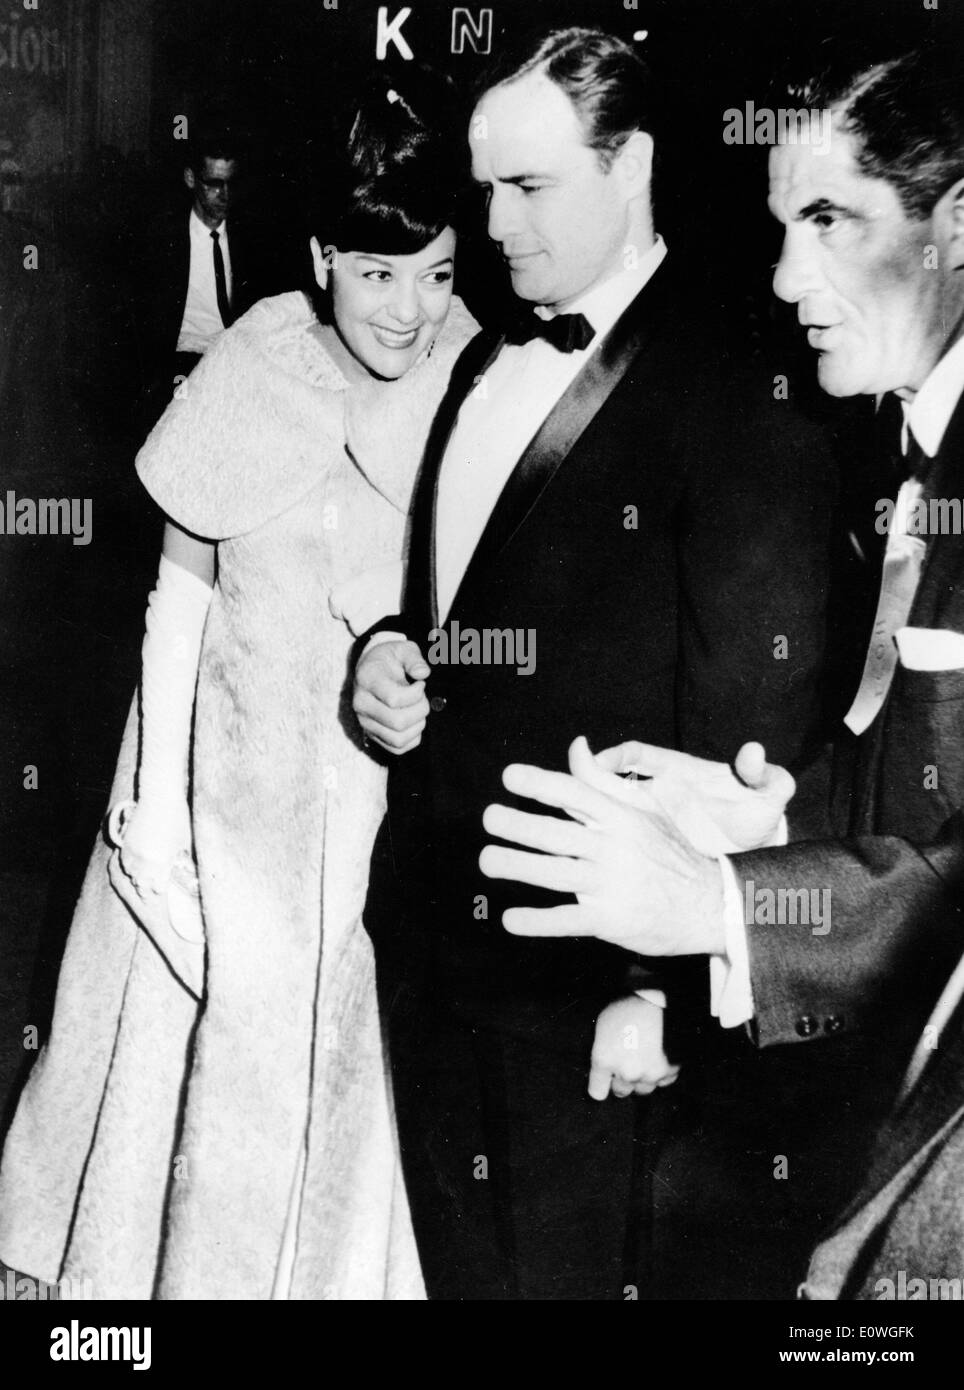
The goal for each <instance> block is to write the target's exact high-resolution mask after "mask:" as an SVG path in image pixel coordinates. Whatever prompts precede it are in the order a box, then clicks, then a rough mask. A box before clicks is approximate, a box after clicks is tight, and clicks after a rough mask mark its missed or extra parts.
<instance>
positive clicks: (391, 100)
mask: <svg viewBox="0 0 964 1390" xmlns="http://www.w3.org/2000/svg"><path fill="white" fill-rule="evenodd" d="M387 95H388V104H389V106H394V105H395V103H396V101H401V97H400V96H399V95H398V93H397V92H396V90H395V88H394V87H389V89H388V93H387Z"/></svg>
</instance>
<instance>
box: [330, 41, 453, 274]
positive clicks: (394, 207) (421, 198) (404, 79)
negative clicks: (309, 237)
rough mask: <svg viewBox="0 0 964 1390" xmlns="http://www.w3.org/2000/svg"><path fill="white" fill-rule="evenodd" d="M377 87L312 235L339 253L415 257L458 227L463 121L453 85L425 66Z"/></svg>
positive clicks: (341, 155) (345, 148)
mask: <svg viewBox="0 0 964 1390" xmlns="http://www.w3.org/2000/svg"><path fill="white" fill-rule="evenodd" d="M372 81H373V85H372V88H371V90H370V91H369V92H367V93H366V96H365V98H364V100H363V101H362V102H361V103H360V104H356V105H355V107H354V110H353V113H352V117H351V125H350V129H349V130H348V131H347V133H346V134H345V136H344V137H343V140H342V142H341V143H340V145H339V148H338V151H337V152H336V156H335V158H334V160H333V161H332V162H331V163H330V165H329V167H328V169H327V170H326V173H325V177H324V179H323V182H322V189H321V196H319V197H318V198H317V199H316V209H317V211H316V215H315V216H314V218H313V223H314V225H313V226H312V232H313V234H314V235H315V236H317V237H318V239H319V241H320V242H322V243H323V244H329V245H333V246H336V247H338V248H339V250H342V251H374V252H381V253H382V254H383V255H394V256H405V255H411V254H412V253H413V252H416V251H421V250H423V249H424V248H425V247H426V246H428V245H429V244H430V243H431V242H433V241H434V240H435V238H436V237H437V236H439V235H440V234H441V233H442V232H443V231H444V230H445V228H446V227H450V226H455V225H456V224H457V221H458V217H459V212H460V205H461V202H462V195H463V193H464V190H465V187H466V184H467V162H468V157H467V153H466V151H467V139H466V135H465V128H464V127H465V122H464V121H462V120H461V119H460V118H459V110H458V103H457V101H456V97H455V89H454V86H453V84H452V83H450V82H449V81H448V79H446V78H443V77H441V76H440V75H439V74H436V73H434V72H431V71H429V70H428V69H427V68H425V67H423V66H421V65H418V66H416V65H415V64H411V65H409V64H406V70H405V71H404V72H403V73H392V72H390V71H388V72H385V71H381V70H380V71H379V72H378V73H376V74H375V76H374V78H373V79H372Z"/></svg>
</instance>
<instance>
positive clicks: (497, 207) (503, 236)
mask: <svg viewBox="0 0 964 1390" xmlns="http://www.w3.org/2000/svg"><path fill="white" fill-rule="evenodd" d="M515 194H516V189H515V188H494V189H493V190H492V193H491V196H490V198H489V228H488V230H489V236H490V237H491V238H492V240H493V241H498V242H506V241H508V240H509V239H510V238H511V237H512V236H513V234H514V233H516V232H518V231H519V223H520V218H519V215H518V199H517V197H516V196H515Z"/></svg>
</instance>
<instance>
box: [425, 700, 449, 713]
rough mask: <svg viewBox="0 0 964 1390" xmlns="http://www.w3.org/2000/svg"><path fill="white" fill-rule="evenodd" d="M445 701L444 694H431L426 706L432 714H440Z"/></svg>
mask: <svg viewBox="0 0 964 1390" xmlns="http://www.w3.org/2000/svg"><path fill="white" fill-rule="evenodd" d="M446 703H447V701H446V699H445V696H444V695H433V696H432V698H431V700H429V702H428V707H429V709H430V710H432V712H433V713H434V714H441V713H442V711H443V709H444V708H445V706H446Z"/></svg>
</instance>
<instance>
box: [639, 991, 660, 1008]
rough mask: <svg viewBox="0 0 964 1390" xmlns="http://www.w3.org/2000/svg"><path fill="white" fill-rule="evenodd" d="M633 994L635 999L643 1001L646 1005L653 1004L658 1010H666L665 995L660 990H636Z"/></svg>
mask: <svg viewBox="0 0 964 1390" xmlns="http://www.w3.org/2000/svg"><path fill="white" fill-rule="evenodd" d="M633 993H634V994H635V995H636V998H637V999H645V1000H646V1003H647V1004H655V1005H657V1007H658V1008H660V1009H665V1008H666V995H665V994H664V993H663V991H662V990H661V989H636V990H634V991H633Z"/></svg>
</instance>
